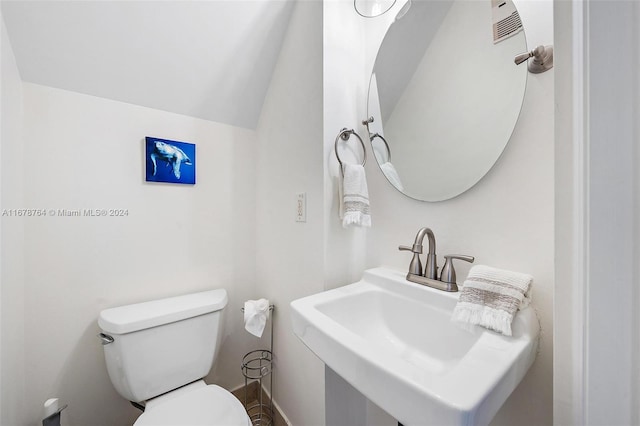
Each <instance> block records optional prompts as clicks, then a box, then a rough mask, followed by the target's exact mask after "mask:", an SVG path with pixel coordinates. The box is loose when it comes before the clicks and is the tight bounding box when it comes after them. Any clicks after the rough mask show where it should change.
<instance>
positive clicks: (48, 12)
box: [2, 0, 293, 129]
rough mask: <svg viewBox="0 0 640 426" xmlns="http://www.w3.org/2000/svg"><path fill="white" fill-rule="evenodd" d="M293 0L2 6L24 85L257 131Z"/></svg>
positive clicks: (12, 2)
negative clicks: (68, 92) (25, 82)
mask: <svg viewBox="0 0 640 426" xmlns="http://www.w3.org/2000/svg"><path fill="white" fill-rule="evenodd" d="M292 9H293V1H291V0H227V1H223V0H209V1H184V0H173V1H148V0H146V1H133V0H128V1H113V0H102V1H95V0H94V1H69V0H64V1H51V0H49V1H31V0H22V1H16V0H3V1H2V15H3V17H4V20H5V24H6V27H7V31H8V33H9V38H10V42H11V45H12V47H13V51H14V54H15V56H16V61H17V63H18V68H19V70H20V74H21V76H22V79H23V80H24V81H28V82H32V83H37V84H42V85H46V86H52V87H57V88H61V89H66V90H72V91H75V92H80V93H86V94H89V95H94V96H100V97H104V98H109V99H114V100H118V101H123V102H128V103H132V104H137V105H142V106H147V107H151V108H156V109H160V110H165V111H171V112H176V113H179V114H185V115H189V116H193V117H198V118H204V119H207V120H212V121H217V122H221V123H226V124H230V125H234V126H239V127H246V128H250V129H255V127H256V125H257V122H258V119H259V116H260V110H261V109H262V104H263V102H264V98H265V95H266V92H267V89H268V86H269V83H270V81H271V76H272V74H273V69H274V67H275V64H276V60H277V57H278V54H279V52H280V48H281V45H282V41H283V39H284V35H285V32H286V29H287V26H288V23H289V18H290V16H291V11H292Z"/></svg>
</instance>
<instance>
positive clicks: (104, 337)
mask: <svg viewBox="0 0 640 426" xmlns="http://www.w3.org/2000/svg"><path fill="white" fill-rule="evenodd" d="M98 337H99V338H100V342H101V343H102V345H108V344H109V343H113V340H114V339H113V337H111V336H109V335H108V334H104V333H98Z"/></svg>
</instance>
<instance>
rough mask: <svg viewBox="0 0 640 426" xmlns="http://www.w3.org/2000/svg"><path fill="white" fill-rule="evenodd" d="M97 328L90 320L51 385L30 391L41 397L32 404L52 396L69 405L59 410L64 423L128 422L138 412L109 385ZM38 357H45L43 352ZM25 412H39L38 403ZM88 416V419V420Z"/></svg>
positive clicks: (69, 425)
mask: <svg viewBox="0 0 640 426" xmlns="http://www.w3.org/2000/svg"><path fill="white" fill-rule="evenodd" d="M98 331H99V327H98V324H97V321H95V322H92V323H91V325H90V326H89V327H88V328H87V329H86V330H85V331H84V333H82V336H80V339H79V340H78V343H77V344H76V346H75V347H74V348H73V350H72V351H71V352H70V355H69V358H68V359H67V360H66V362H65V363H64V366H63V367H62V369H61V370H60V372H59V374H58V377H57V378H56V381H55V383H54V385H53V388H52V389H49V390H46V389H38V390H37V391H36V392H33V393H32V394H34V395H40V399H41V401H33V404H42V403H44V401H45V400H46V399H47V398H52V397H59V398H60V399H61V401H62V402H63V403H65V404H69V407H68V408H67V409H65V410H64V411H63V412H62V424H64V425H65V426H80V425H82V426H94V425H95V426H99V425H100V426H102V425H130V424H133V422H134V421H135V420H136V418H137V417H138V416H139V415H140V411H138V410H137V409H136V408H134V407H133V406H131V404H129V402H128V401H126V400H125V399H124V398H122V397H121V396H120V395H119V394H118V393H117V392H116V390H115V389H114V387H113V385H112V384H111V380H110V379H109V375H108V373H107V365H106V363H105V360H104V353H103V350H102V345H101V344H100V341H99V340H98V338H97V337H96V335H97V334H98ZM42 356H43V357H46V351H43V355H42ZM29 411H30V412H32V413H40V412H41V411H42V410H41V405H40V407H32V408H31V409H30V410H29ZM88 419H92V420H89V422H90V423H88V422H87V421H88ZM32 420H33V421H32V422H31V423H32V424H38V425H39V424H41V422H42V420H41V419H40V418H38V419H32Z"/></svg>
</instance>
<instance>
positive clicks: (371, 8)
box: [353, 0, 396, 18]
mask: <svg viewBox="0 0 640 426" xmlns="http://www.w3.org/2000/svg"><path fill="white" fill-rule="evenodd" d="M395 3H396V0H353V7H355V9H356V12H358V14H359V15H361V16H364V17H365V18H375V17H376V16H380V15H382V14H383V13H385V12H386V11H388V10H389V9H391V7H392V6H393V5H394V4H395Z"/></svg>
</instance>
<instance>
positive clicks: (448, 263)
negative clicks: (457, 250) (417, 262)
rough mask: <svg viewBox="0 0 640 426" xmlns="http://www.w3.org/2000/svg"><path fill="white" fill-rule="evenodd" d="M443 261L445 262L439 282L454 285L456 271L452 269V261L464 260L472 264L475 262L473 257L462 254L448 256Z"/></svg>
mask: <svg viewBox="0 0 640 426" xmlns="http://www.w3.org/2000/svg"><path fill="white" fill-rule="evenodd" d="M444 259H445V262H444V266H443V267H442V273H441V274H440V281H442V282H445V283H453V284H456V270H455V269H454V267H453V259H459V260H464V261H465V262H469V263H473V261H474V260H476V259H475V258H474V257H473V256H466V255H463V254H448V255H446V256H445V257H444Z"/></svg>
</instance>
